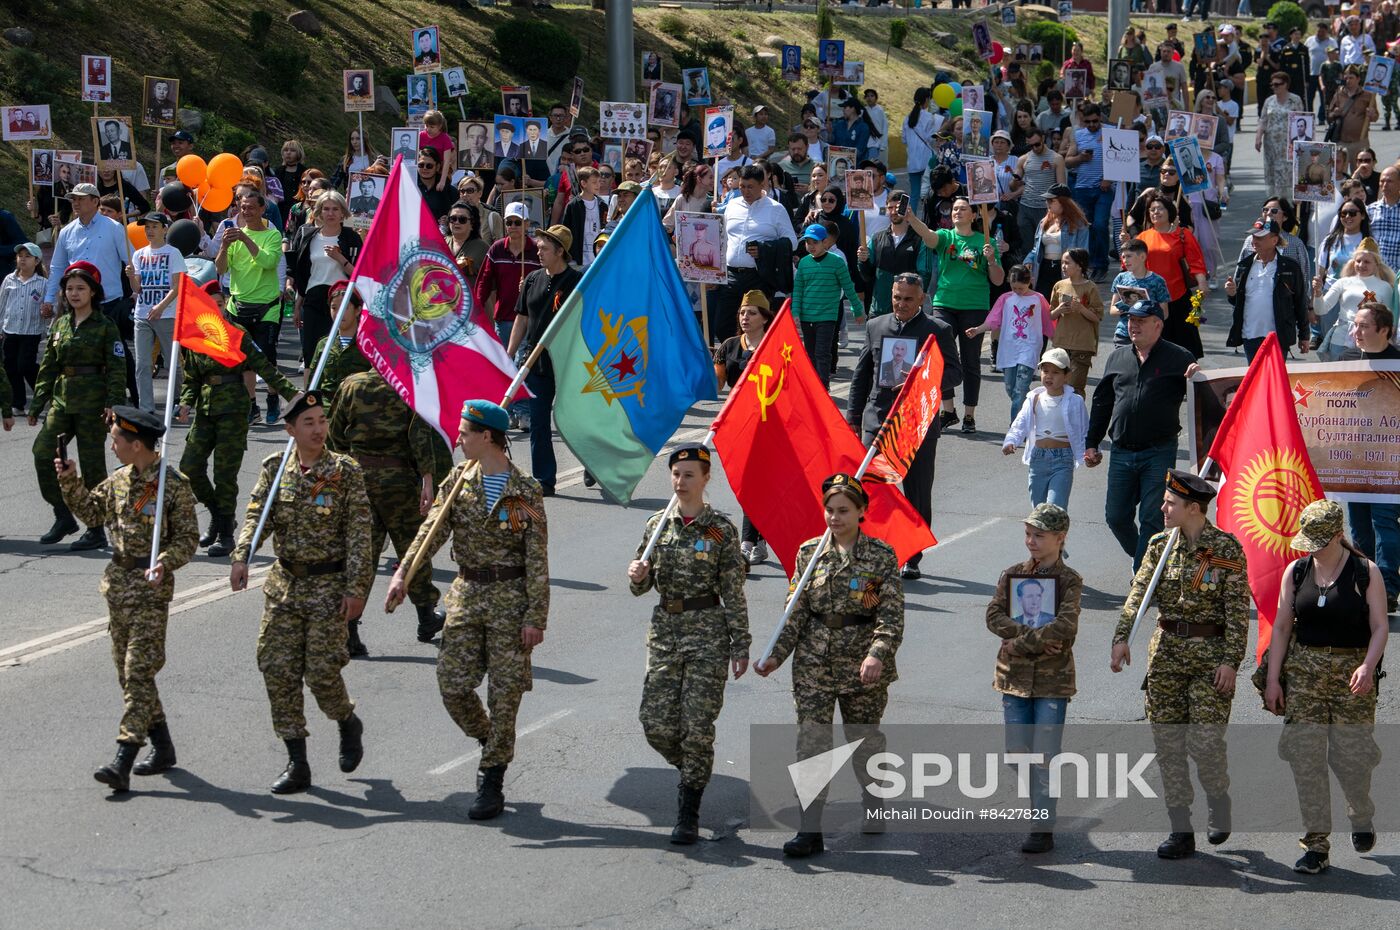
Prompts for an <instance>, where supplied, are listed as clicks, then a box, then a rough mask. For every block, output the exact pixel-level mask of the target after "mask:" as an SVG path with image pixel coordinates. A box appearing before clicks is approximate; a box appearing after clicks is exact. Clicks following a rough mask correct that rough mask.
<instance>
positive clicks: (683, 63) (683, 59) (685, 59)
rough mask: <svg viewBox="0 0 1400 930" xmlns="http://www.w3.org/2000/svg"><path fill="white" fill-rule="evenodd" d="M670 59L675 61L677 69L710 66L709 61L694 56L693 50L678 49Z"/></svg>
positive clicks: (702, 57) (700, 56) (696, 55)
mask: <svg viewBox="0 0 1400 930" xmlns="http://www.w3.org/2000/svg"><path fill="white" fill-rule="evenodd" d="M671 57H672V58H674V59H675V60H676V66H677V67H679V68H708V67H709V66H710V62H709V59H707V58H705V56H703V55H699V54H696V52H695V51H694V50H693V49H688V48H678V49H676V50H675V52H673V53H672V54H671Z"/></svg>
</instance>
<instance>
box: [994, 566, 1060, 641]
mask: <svg viewBox="0 0 1400 930" xmlns="http://www.w3.org/2000/svg"><path fill="white" fill-rule="evenodd" d="M1057 582H1058V579H1056V578H1055V577H1053V576H1051V575H1031V574H1021V573H1019V572H1011V573H1009V574H1008V575H1007V576H1006V583H1007V585H1008V586H1009V587H1010V590H1009V591H1008V592H1007V604H1008V605H1010V608H1011V611H1010V613H1011V619H1012V620H1013V621H1014V622H1016V623H1019V624H1021V625H1022V626H1025V627H1030V628H1032V629H1034V628H1036V627H1042V626H1048V625H1049V624H1050V623H1051V622H1053V621H1054V619H1055V614H1056V612H1057V610H1058V604H1059V594H1060V592H1059V586H1058V584H1057Z"/></svg>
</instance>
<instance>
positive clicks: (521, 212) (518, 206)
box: [506, 200, 530, 220]
mask: <svg viewBox="0 0 1400 930" xmlns="http://www.w3.org/2000/svg"><path fill="white" fill-rule="evenodd" d="M506 218H507V219H512V218H513V219H517V220H529V219H530V211H529V210H527V209H525V205H524V204H523V203H521V202H520V201H518V200H517V201H516V202H515V203H513V204H510V205H509V206H507V207H506Z"/></svg>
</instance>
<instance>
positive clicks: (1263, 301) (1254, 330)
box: [1242, 255, 1278, 339]
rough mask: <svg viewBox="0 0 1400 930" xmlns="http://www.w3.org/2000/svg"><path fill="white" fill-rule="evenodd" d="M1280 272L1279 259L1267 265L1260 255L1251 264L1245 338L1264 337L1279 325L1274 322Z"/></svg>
mask: <svg viewBox="0 0 1400 930" xmlns="http://www.w3.org/2000/svg"><path fill="white" fill-rule="evenodd" d="M1277 272H1278V259H1277V258H1275V259H1274V260H1273V261H1271V262H1269V263H1268V264H1267V265H1266V264H1264V262H1262V261H1260V259H1259V256H1257V255H1256V256H1255V257H1254V261H1253V262H1251V263H1250V266H1249V283H1248V285H1247V286H1246V288H1245V292H1244V329H1243V330H1242V333H1243V336H1244V338H1245V339H1263V338H1264V337H1265V336H1267V335H1269V333H1271V332H1273V331H1274V330H1275V329H1277V328H1278V327H1277V326H1276V325H1275V322H1274V279H1275V276H1276V275H1277Z"/></svg>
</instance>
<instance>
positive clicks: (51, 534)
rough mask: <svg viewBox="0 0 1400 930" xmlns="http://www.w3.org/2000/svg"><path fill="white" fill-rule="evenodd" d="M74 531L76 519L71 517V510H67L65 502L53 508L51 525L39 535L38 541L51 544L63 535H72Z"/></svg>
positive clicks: (75, 530) (76, 523) (76, 528)
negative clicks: (45, 531)
mask: <svg viewBox="0 0 1400 930" xmlns="http://www.w3.org/2000/svg"><path fill="white" fill-rule="evenodd" d="M76 532H78V521H77V520H75V519H73V511H71V510H69V509H68V506H67V505H66V504H59V505H58V506H57V507H55V508H54V509H53V526H51V527H49V531H48V532H47V533H45V534H44V535H43V536H40V537H39V542H40V543H41V544H42V545H45V546H52V545H53V544H54V543H56V542H58V541H59V540H60V539H62V538H63V537H65V536H72V535H73V534H74V533H76Z"/></svg>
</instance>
